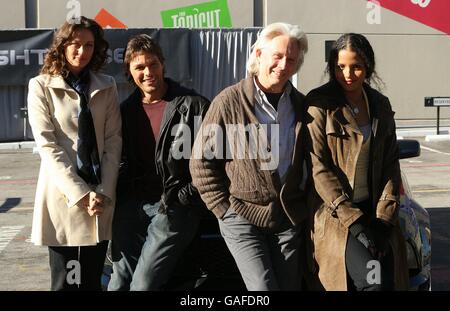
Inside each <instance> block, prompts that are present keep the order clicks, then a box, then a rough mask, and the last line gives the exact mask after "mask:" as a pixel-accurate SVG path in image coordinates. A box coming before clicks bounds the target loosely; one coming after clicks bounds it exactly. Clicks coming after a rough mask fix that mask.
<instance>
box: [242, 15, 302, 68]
mask: <svg viewBox="0 0 450 311" xmlns="http://www.w3.org/2000/svg"><path fill="white" fill-rule="evenodd" d="M278 36H288V37H290V38H292V39H295V40H296V41H297V44H298V48H299V51H300V52H299V53H298V58H299V59H298V61H297V68H296V71H298V70H299V69H300V67H301V66H302V64H303V60H304V56H305V54H306V52H308V38H307V37H306V34H305V33H304V32H303V31H302V30H301V29H300V26H298V25H291V24H287V23H273V24H270V25H267V26H266V27H265V28H264V29H263V30H262V31H261V32H260V33H259V35H258V39H257V40H256V42H255V44H253V46H252V52H251V53H250V56H249V58H248V61H247V71H248V73H249V74H252V75H256V76H257V75H258V73H259V61H258V58H257V57H256V50H259V49H261V48H263V47H264V46H265V45H267V44H268V43H269V42H270V41H271V40H272V39H273V38H275V37H278Z"/></svg>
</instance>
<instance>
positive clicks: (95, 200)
mask: <svg viewBox="0 0 450 311" xmlns="http://www.w3.org/2000/svg"><path fill="white" fill-rule="evenodd" d="M81 204H82V206H84V207H85V208H86V211H87V212H88V214H89V216H100V215H101V214H102V213H103V211H104V209H105V207H107V206H108V205H110V204H111V199H110V198H108V197H107V196H105V195H103V194H101V193H97V192H94V191H91V192H89V193H88V194H86V195H85V196H84V198H83V199H81Z"/></svg>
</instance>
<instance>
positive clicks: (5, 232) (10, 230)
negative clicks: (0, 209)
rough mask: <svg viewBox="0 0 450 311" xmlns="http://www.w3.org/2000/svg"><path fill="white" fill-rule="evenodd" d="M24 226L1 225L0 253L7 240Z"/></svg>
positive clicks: (6, 244)
mask: <svg viewBox="0 0 450 311" xmlns="http://www.w3.org/2000/svg"><path fill="white" fill-rule="evenodd" d="M23 228H25V226H3V227H0V253H1V252H2V251H3V250H4V249H5V248H6V246H8V244H9V242H11V240H12V239H14V237H15V236H16V235H17V234H18V233H19V232H20V231H22V229H23Z"/></svg>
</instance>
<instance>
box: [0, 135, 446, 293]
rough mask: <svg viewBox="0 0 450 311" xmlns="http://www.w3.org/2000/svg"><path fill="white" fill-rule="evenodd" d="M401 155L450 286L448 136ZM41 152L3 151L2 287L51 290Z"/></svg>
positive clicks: (435, 270) (439, 274) (438, 282)
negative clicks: (41, 214)
mask: <svg viewBox="0 0 450 311" xmlns="http://www.w3.org/2000/svg"><path fill="white" fill-rule="evenodd" d="M418 140H419V142H420V143H421V146H422V154H421V155H420V156H419V157H416V158H411V159H405V160H402V161H401V166H402V170H403V172H404V173H405V174H406V176H407V179H408V182H409V185H410V187H411V189H412V192H413V196H414V198H415V199H416V201H417V202H419V203H420V204H421V205H422V206H423V207H425V208H426V209H427V211H428V213H429V214H430V217H431V230H432V268H431V269H432V290H450V230H448V226H449V224H450V178H448V176H449V175H450V141H444V142H425V141H424V139H423V138H418ZM38 170H39V156H38V155H37V154H33V153H32V152H31V149H24V150H16V151H12V150H1V151H0V265H1V267H2V269H1V270H0V290H48V289H49V288H50V274H49V268H48V256H47V249H46V248H45V247H37V246H34V245H32V244H31V243H30V242H29V237H30V232H31V219H32V205H33V199H34V191H35V187H36V182H37V176H38Z"/></svg>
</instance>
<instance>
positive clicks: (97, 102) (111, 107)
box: [28, 72, 122, 246]
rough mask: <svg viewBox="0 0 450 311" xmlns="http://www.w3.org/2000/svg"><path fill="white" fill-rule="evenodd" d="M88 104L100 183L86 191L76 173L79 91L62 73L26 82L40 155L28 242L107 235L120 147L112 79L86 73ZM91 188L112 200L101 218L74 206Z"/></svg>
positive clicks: (71, 242) (72, 242) (87, 240)
mask: <svg viewBox="0 0 450 311" xmlns="http://www.w3.org/2000/svg"><path fill="white" fill-rule="evenodd" d="M90 83H91V84H90V91H89V107H90V109H91V112H92V118H93V120H94V127H95V132H96V138H97V146H98V152H99V157H100V161H101V173H102V183H101V184H100V185H98V186H97V187H95V189H91V188H90V186H89V185H87V184H86V183H85V182H84V180H83V179H81V178H80V177H79V176H78V175H77V172H76V149H77V132H78V107H79V104H80V98H79V96H78V94H77V93H76V92H75V91H74V90H73V89H72V88H71V87H70V86H69V85H68V84H67V83H66V82H65V81H64V79H63V78H62V77H61V76H50V75H40V76H37V77H35V78H33V79H31V80H30V82H29V87H28V111H29V120H30V125H31V128H32V130H33V136H34V138H35V140H36V145H37V149H38V151H39V155H40V156H41V167H40V171H39V180H38V184H37V188H36V198H35V204H34V214H33V225H32V234H31V240H32V242H33V243H35V244H36V245H48V246H85V245H95V244H96V243H98V242H100V241H102V240H110V239H111V226H112V217H113V214H114V200H115V190H116V181H117V175H118V169H119V163H120V155H121V150H122V138H121V118H120V109H119V103H118V94H117V88H116V84H115V81H114V79H113V78H112V77H110V76H107V75H103V74H96V73H92V72H91V82H90ZM91 190H94V191H96V192H99V193H102V194H104V195H106V196H107V197H109V198H110V199H112V202H113V204H112V206H108V207H106V208H105V211H104V213H103V214H102V215H101V216H93V217H91V216H89V215H88V213H87V211H86V210H85V208H83V207H81V206H79V205H77V203H78V201H79V200H80V199H81V198H83V197H84V196H85V195H86V194H87V193H88V192H89V191H91Z"/></svg>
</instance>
